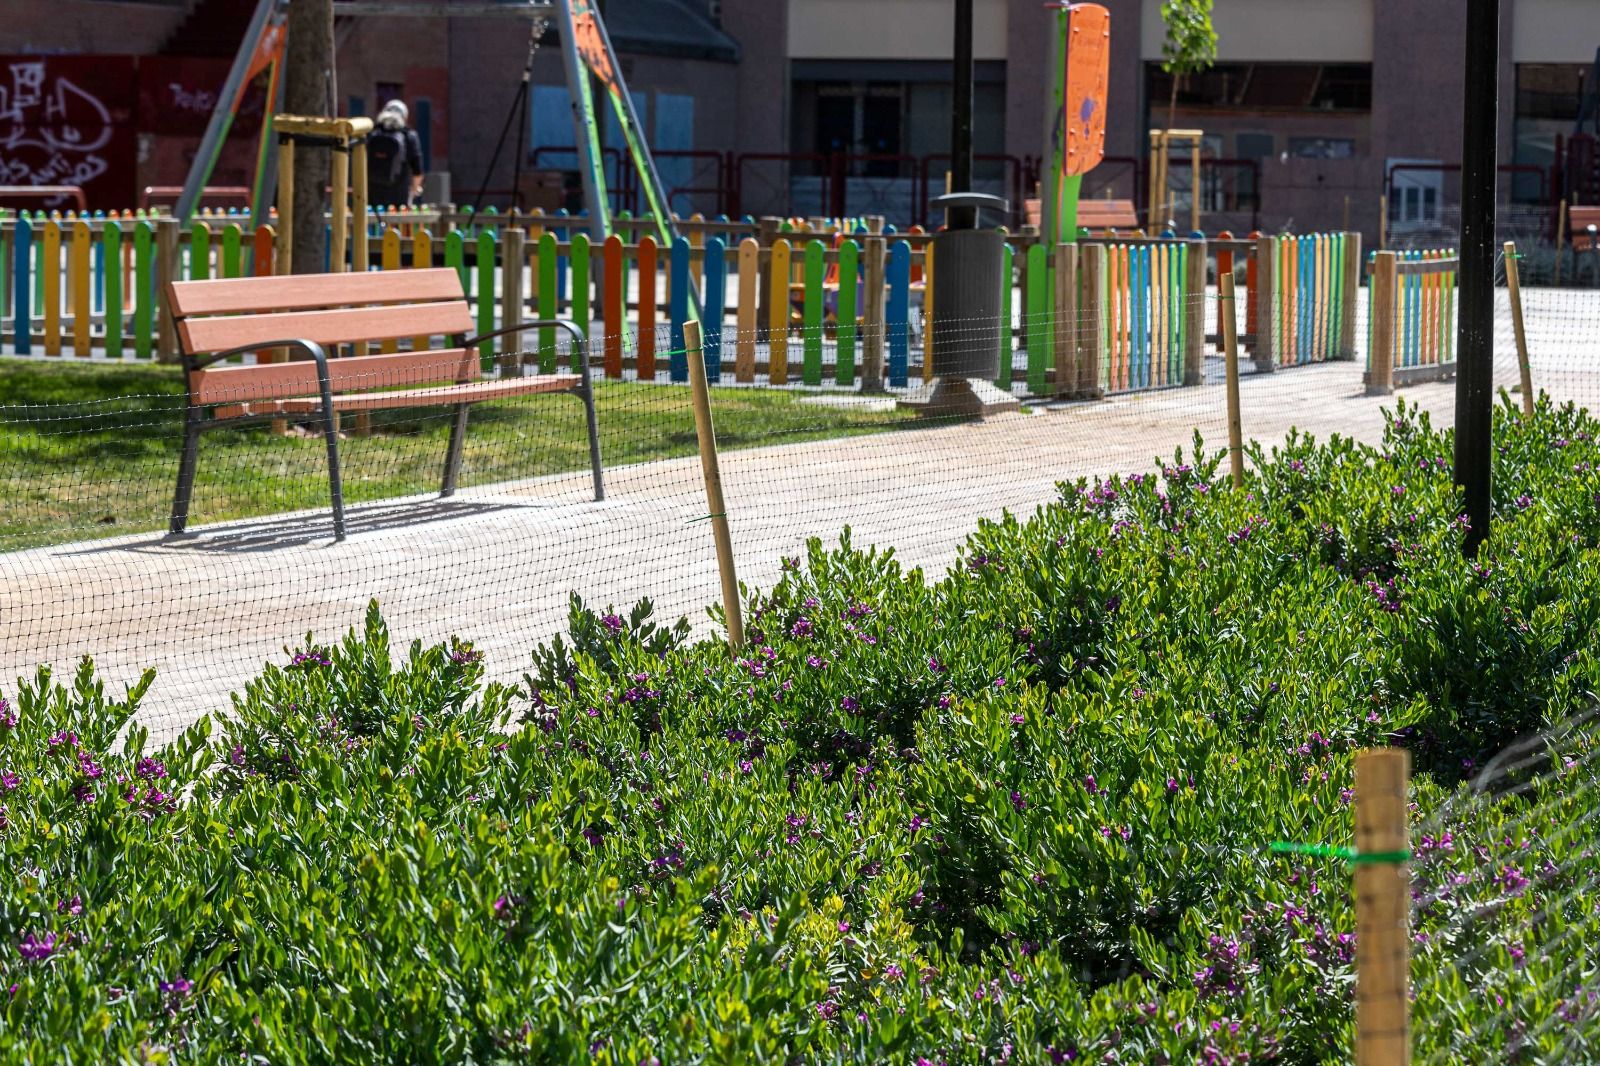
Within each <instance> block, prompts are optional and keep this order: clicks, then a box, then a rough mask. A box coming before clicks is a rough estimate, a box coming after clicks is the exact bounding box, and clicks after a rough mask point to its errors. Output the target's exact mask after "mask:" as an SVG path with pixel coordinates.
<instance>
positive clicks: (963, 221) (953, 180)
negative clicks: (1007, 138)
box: [945, 0, 978, 229]
mask: <svg viewBox="0 0 1600 1066" xmlns="http://www.w3.org/2000/svg"><path fill="white" fill-rule="evenodd" d="M955 4H956V19H955V49H954V62H953V63H952V64H951V68H950V189H951V191H952V192H971V191H972V0H955ZM977 224H978V211H977V208H973V207H953V208H951V209H949V210H948V211H946V212H945V225H947V226H949V227H950V228H951V229H974V228H976V227H977Z"/></svg>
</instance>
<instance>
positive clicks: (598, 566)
mask: <svg viewBox="0 0 1600 1066" xmlns="http://www.w3.org/2000/svg"><path fill="white" fill-rule="evenodd" d="M1361 373H1362V368H1361V366H1360V365H1359V364H1357V363H1328V364H1322V365H1316V366H1305V367H1298V368H1293V369H1289V370H1285V371H1281V372H1277V373H1273V374H1265V375H1254V376H1251V377H1249V378H1247V379H1246V380H1245V381H1244V382H1243V384H1242V389H1241V392H1242V410H1243V420H1244V432H1245V436H1246V438H1247V439H1255V440H1258V441H1261V442H1262V443H1264V444H1271V443H1276V442H1278V441H1280V440H1282V439H1283V437H1284V436H1285V435H1286V434H1287V433H1288V431H1289V430H1290V429H1291V428H1292V427H1298V428H1299V429H1301V430H1303V431H1308V432H1311V433H1314V434H1316V435H1317V436H1319V437H1321V436H1326V435H1328V434H1332V433H1340V434H1344V435H1347V436H1354V437H1357V438H1360V439H1365V440H1375V439H1377V438H1378V437H1379V436H1380V435H1381V433H1382V426H1383V423H1382V419H1381V417H1380V408H1382V407H1385V406H1392V405H1393V404H1394V402H1395V400H1394V398H1392V397H1387V398H1373V397H1367V396H1365V395H1363V389H1362V386H1361ZM1496 380H1497V382H1511V381H1514V380H1515V379H1514V377H1513V376H1511V372H1510V369H1509V368H1506V367H1497V372H1496ZM1404 397H1405V399H1406V401H1407V402H1408V403H1415V404H1418V405H1420V406H1422V407H1424V408H1426V409H1428V410H1430V411H1432V412H1433V415H1434V418H1435V420H1436V422H1438V423H1439V424H1446V425H1447V424H1450V422H1451V419H1452V415H1453V407H1454V384H1453V383H1450V382H1440V383H1431V384H1423V385H1418V386H1415V387H1412V388H1408V389H1406V390H1404ZM1195 429H1198V430H1199V431H1200V432H1201V433H1202V435H1203V436H1204V437H1205V439H1206V441H1207V442H1208V446H1210V447H1212V448H1218V447H1221V446H1223V445H1224V444H1225V441H1226V434H1225V428H1224V390H1223V389H1222V387H1220V386H1218V385H1206V386H1202V387H1198V388H1188V389H1174V390H1166V391H1157V392H1148V393H1139V394H1130V395H1125V396H1119V397H1114V398H1111V399H1108V400H1105V401H1101V402H1097V403H1091V404H1073V405H1060V406H1051V407H1042V408H1034V409H1033V410H1032V411H1031V413H1022V414H1013V415H1005V416H1001V417H996V418H993V419H990V420H988V421H986V422H983V423H967V424H955V425H938V426H930V427H929V428H925V429H923V428H919V429H911V430H904V431H899V432H893V433H888V434H878V435H873V436H864V437H852V438H842V439H834V440H827V441H814V442H808V443H797V444H784V445H780V446H775V447H765V448H756V449H751V450H747V451H739V452H730V453H728V454H726V455H725V456H724V458H723V476H724V482H725V485H726V488H727V492H728V499H729V513H730V521H731V526H732V533H733V541H734V545H735V549H736V552H737V556H738V563H739V574H740V577H741V579H742V580H743V581H745V582H746V583H748V584H749V585H751V586H759V587H770V586H771V585H772V583H773V582H774V581H775V580H776V578H777V576H778V574H779V568H780V566H781V560H782V559H783V558H784V557H786V556H787V557H794V556H796V555H800V554H802V553H803V551H804V547H805V543H806V540H807V538H809V537H813V536H816V537H821V538H823V539H824V541H825V542H829V543H831V542H834V541H835V540H836V539H837V537H838V536H839V533H840V531H841V530H842V529H843V528H845V527H846V526H848V527H850V528H851V529H852V531H853V540H854V542H855V543H856V544H857V545H858V546H862V547H865V546H867V545H872V544H877V545H885V546H889V545H892V546H894V548H895V549H896V551H897V555H898V557H899V558H900V559H901V560H902V561H903V562H904V563H905V564H907V565H908V566H920V567H922V568H924V570H925V571H927V572H929V573H930V574H936V573H938V572H941V571H942V570H943V569H944V568H946V567H948V566H949V565H950V564H951V563H952V562H953V561H954V560H955V558H956V552H957V549H958V548H959V546H960V543H961V540H962V537H963V535H964V534H965V533H966V532H967V531H968V530H970V529H971V528H972V527H973V526H974V525H975V524H976V522H977V520H978V519H980V518H983V517H998V516H999V515H1001V513H1002V512H1004V511H1006V510H1008V509H1009V510H1012V511H1015V512H1019V513H1024V514H1025V513H1030V512H1031V511H1032V510H1033V508H1034V507H1036V506H1037V505H1038V504H1040V503H1042V502H1044V501H1046V500H1048V499H1050V498H1051V497H1052V496H1053V494H1054V491H1055V485H1056V483H1057V482H1059V481H1063V480H1072V479H1075V478H1077V477H1080V476H1092V475H1096V474H1104V473H1112V472H1133V471H1139V470H1148V469H1150V468H1151V466H1152V462H1153V460H1154V459H1155V457H1157V456H1163V457H1170V456H1171V454H1172V452H1173V449H1174V448H1175V447H1178V446H1183V447H1185V448H1187V447H1188V446H1189V443H1190V441H1191V438H1192V435H1193V432H1194V430H1195ZM586 482H587V475H586V474H583V473H574V474H563V475H553V476H549V477H543V478H536V479H529V480H524V481H516V482H505V483H500V484H497V485H492V486H488V487H485V488H481V489H476V490H473V491H470V492H463V493H462V494H461V495H459V496H458V497H456V498H455V499H452V500H449V501H440V500H437V499H434V498H431V497H413V498H409V499H403V500H395V501H389V502H386V503H383V504H381V505H369V506H363V507H360V508H357V509H355V510H354V512H353V513H352V515H351V527H352V535H351V536H350V538H349V540H347V541H346V542H344V543H342V544H335V543H332V541H331V537H330V529H329V523H328V518H327V514H326V512H325V511H313V512H304V513H299V514H292V515H279V516H275V517H273V518H270V519H262V520H250V521H240V522H233V523H224V524H217V525H210V526H200V527H196V532H198V534H199V535H198V536H197V537H195V538H193V539H188V540H183V541H179V542H175V543H172V544H167V543H163V542H162V541H161V540H160V539H159V537H157V536H154V535H149V534H146V535H136V536H128V537H122V538H115V539H108V540H97V541H93V542H81V543H77V544H68V545H60V546H55V547H50V548H39V549H32V550H28V551H21V552H15V553H11V554H8V555H6V556H3V557H0V618H3V619H5V620H6V622H5V626H6V628H12V627H14V628H15V632H13V633H12V634H10V635H7V636H6V637H5V639H0V678H5V679H6V682H5V683H4V684H3V685H0V687H3V688H4V689H7V690H9V689H11V687H12V686H11V684H10V679H12V678H15V677H17V676H19V675H22V674H30V673H31V672H32V669H33V667H34V666H36V665H37V663H38V661H39V660H40V658H41V657H47V658H52V659H53V660H54V665H55V667H56V669H57V670H58V671H59V670H70V668H71V667H72V666H73V665H74V663H75V662H76V660H77V659H78V658H79V657H80V656H82V655H84V654H91V655H93V656H94V658H95V660H96V662H97V664H98V665H99V667H100V670H101V672H102V676H103V677H105V678H106V679H107V681H108V683H109V685H110V686H111V688H112V689H113V690H114V691H120V688H121V686H122V685H123V684H126V683H131V682H132V681H133V680H134V679H135V678H136V677H137V676H138V673H139V672H140V671H141V670H142V669H143V668H145V667H155V668H156V669H157V671H158V674H157V681H156V684H155V686H154V688H153V689H152V690H151V692H150V694H149V696H148V697H147V699H146V702H145V710H144V712H143V715H142V718H143V720H144V721H145V722H146V723H147V724H148V725H149V726H150V727H151V729H152V731H153V732H155V733H156V734H158V735H166V734H170V733H172V732H175V731H177V730H178V729H180V728H181V727H183V726H184V725H186V724H188V723H189V722H191V721H193V720H194V719H195V718H197V717H198V716H199V715H201V714H203V713H205V712H207V711H211V710H218V709H223V708H226V706H227V705H228V699H227V694H228V693H229V692H230V691H232V690H233V689H235V688H238V687H239V686H241V685H242V684H243V683H244V682H245V681H246V680H248V679H249V678H250V677H252V676H254V675H255V674H256V673H258V672H259V670H260V668H261V665H262V663H264V662H266V661H269V660H271V661H279V662H282V661H284V659H285V656H284V653H283V649H284V646H285V644H286V643H289V642H295V641H298V639H299V637H300V636H302V635H304V634H305V633H307V632H308V631H313V632H315V633H316V635H317V638H318V639H319V640H324V641H326V640H332V639H337V638H338V637H339V636H341V635H342V634H343V633H344V631H345V630H346V629H347V628H348V627H350V626H351V625H353V624H356V623H357V622H358V621H359V619H360V617H361V614H362V612H363V610H364V608H365V606H366V604H367V602H368V600H369V599H372V598H376V599H377V600H378V601H379V602H380V604H382V606H383V609H384V613H385V616H386V618H387V620H388V622H389V624H390V627H391V631H392V632H393V634H394V635H395V637H396V638H397V642H399V641H409V640H411V639H423V640H440V639H443V638H445V637H447V636H449V635H450V634H452V633H456V634H460V635H462V636H464V637H466V636H470V637H471V638H472V639H473V640H474V641H475V642H476V644H477V646H478V648H479V649H480V650H482V651H483V652H484V653H485V654H486V662H487V664H488V669H489V674H490V676H491V677H494V678H498V679H502V680H515V679H517V678H519V677H520V676H521V673H522V672H523V670H524V669H526V667H527V664H528V662H529V658H528V656H529V651H530V650H531V649H532V648H533V647H534V646H535V645H536V644H538V643H540V642H542V641H545V640H548V639H549V638H550V637H551V636H553V635H554V634H556V633H557V632H561V631H562V630H563V629H564V627H565V621H566V605H567V599H568V595H569V593H570V592H572V591H576V592H578V593H579V594H580V595H582V596H583V598H584V600H585V601H586V602H587V603H589V604H590V605H591V606H594V607H596V608H600V607H604V606H605V605H607V604H616V605H617V606H618V607H619V608H625V607H628V606H631V605H632V604H633V603H634V601H635V600H637V599H638V598H640V597H645V596H648V597H650V598H652V599H653V600H654V602H655V606H656V614H657V617H658V618H666V619H669V620H670V619H675V618H677V617H678V616H679V615H688V616H689V617H690V618H691V620H692V621H694V622H696V624H697V629H699V630H700V631H702V632H704V631H708V629H709V626H710V624H711V623H710V622H709V621H708V620H707V619H706V618H705V616H704V615H703V613H702V611H703V609H704V606H705V605H706V604H708V603H711V602H714V601H715V600H716V598H717V592H716V590H717V587H718V586H717V574H716V567H715V561H714V556H713V550H712V541H711V529H710V524H709V523H706V522H703V521H696V519H699V518H702V517H703V516H704V510H705V508H704V495H703V489H702V484H701V475H700V467H699V462H698V460H697V459H695V458H692V457H690V458H682V459H667V460H661V461H657V462H651V463H642V464H637V465H633V466H623V467H615V468H611V469H609V470H608V471H607V498H606V500H605V501H604V502H603V503H595V502H593V501H592V499H590V497H589V492H588V489H587V484H586ZM24 637H25V638H26V639H23V638H24Z"/></svg>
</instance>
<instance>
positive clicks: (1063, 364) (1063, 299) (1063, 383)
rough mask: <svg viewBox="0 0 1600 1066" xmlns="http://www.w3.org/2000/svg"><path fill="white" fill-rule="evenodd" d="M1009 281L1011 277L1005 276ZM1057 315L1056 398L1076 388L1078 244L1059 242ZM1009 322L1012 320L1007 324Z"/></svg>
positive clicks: (1054, 336) (1054, 333) (1054, 324)
mask: <svg viewBox="0 0 1600 1066" xmlns="http://www.w3.org/2000/svg"><path fill="white" fill-rule="evenodd" d="M1005 280H1006V283H1007V284H1009V283H1010V281H1011V279H1010V278H1007V279H1005ZM1055 282H1056V287H1055V315H1054V317H1053V319H1052V320H1051V325H1052V329H1051V331H1050V332H1051V336H1052V339H1053V342H1054V348H1055V373H1054V377H1055V380H1054V381H1053V382H1052V383H1051V389H1050V391H1051V393H1052V394H1053V395H1054V396H1055V397H1056V398H1057V399H1066V398H1067V397H1069V396H1071V395H1072V393H1073V391H1074V389H1076V387H1077V372H1076V371H1077V362H1078V360H1077V358H1076V356H1077V346H1078V328H1077V327H1078V316H1077V310H1078V300H1077V294H1078V246H1077V245H1076V244H1058V245H1056V271H1055ZM1007 325H1009V323H1007Z"/></svg>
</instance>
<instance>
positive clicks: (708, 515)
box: [684, 511, 728, 526]
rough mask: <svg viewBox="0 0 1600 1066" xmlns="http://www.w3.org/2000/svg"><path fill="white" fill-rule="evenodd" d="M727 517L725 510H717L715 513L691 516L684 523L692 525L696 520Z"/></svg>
mask: <svg viewBox="0 0 1600 1066" xmlns="http://www.w3.org/2000/svg"><path fill="white" fill-rule="evenodd" d="M727 517H728V512H726V511H718V512H717V513H716V514H703V515H701V516H700V517H699V518H691V519H689V521H688V522H686V523H684V524H685V525H690V526H692V525H694V524H695V523H696V522H709V521H711V520H712V519H713V518H727Z"/></svg>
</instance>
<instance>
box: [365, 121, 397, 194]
mask: <svg viewBox="0 0 1600 1066" xmlns="http://www.w3.org/2000/svg"><path fill="white" fill-rule="evenodd" d="M367 174H368V176H369V180H371V181H372V182H373V184H375V185H381V186H383V187H384V188H386V189H393V188H395V187H397V186H402V185H404V184H405V177H406V131H405V130H403V129H398V130H386V129H375V130H373V131H372V132H371V133H369V134H367Z"/></svg>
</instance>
